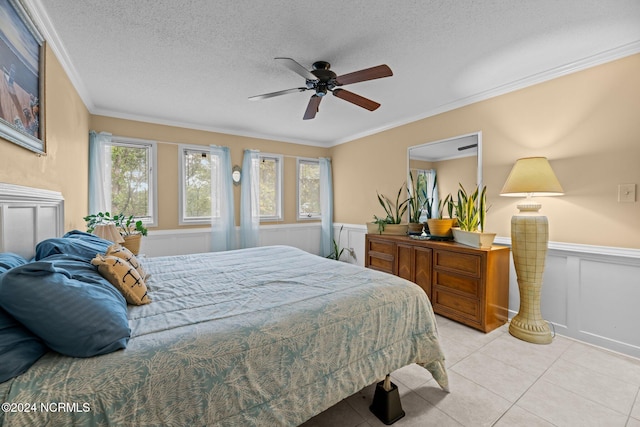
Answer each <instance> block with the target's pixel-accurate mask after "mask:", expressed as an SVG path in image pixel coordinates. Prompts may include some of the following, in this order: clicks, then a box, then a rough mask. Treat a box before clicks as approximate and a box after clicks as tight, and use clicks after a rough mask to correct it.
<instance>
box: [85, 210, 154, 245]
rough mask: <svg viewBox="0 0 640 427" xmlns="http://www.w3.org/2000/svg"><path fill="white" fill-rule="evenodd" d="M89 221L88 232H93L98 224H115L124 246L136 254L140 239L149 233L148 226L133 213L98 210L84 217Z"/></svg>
mask: <svg viewBox="0 0 640 427" xmlns="http://www.w3.org/2000/svg"><path fill="white" fill-rule="evenodd" d="M83 219H84V220H85V221H86V223H87V233H93V230H95V228H96V225H99V224H114V225H115V226H116V228H117V229H118V231H119V232H120V235H121V236H122V238H123V239H124V242H123V243H122V246H124V247H126V248H127V249H129V250H130V251H131V252H132V253H133V254H134V255H138V252H139V251H140V240H141V239H142V236H146V235H147V228H146V227H145V226H144V225H143V224H142V221H140V220H136V219H135V218H134V216H133V215H129V216H126V215H124V214H122V213H121V214H119V215H113V216H111V214H110V213H109V212H98V213H97V214H91V215H87V216H85V217H84V218H83Z"/></svg>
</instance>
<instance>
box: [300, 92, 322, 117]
mask: <svg viewBox="0 0 640 427" xmlns="http://www.w3.org/2000/svg"><path fill="white" fill-rule="evenodd" d="M320 101H322V97H321V96H318V95H313V96H312V97H311V99H310V100H309V104H308V105H307V111H305V112H304V117H302V119H303V120H310V119H313V118H314V117H315V116H316V113H317V112H318V107H320Z"/></svg>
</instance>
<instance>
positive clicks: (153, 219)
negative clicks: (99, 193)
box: [108, 135, 158, 227]
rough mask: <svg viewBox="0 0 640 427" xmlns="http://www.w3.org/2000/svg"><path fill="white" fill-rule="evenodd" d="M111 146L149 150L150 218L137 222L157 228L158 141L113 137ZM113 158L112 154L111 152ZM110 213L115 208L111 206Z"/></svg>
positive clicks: (110, 173) (110, 172)
mask: <svg viewBox="0 0 640 427" xmlns="http://www.w3.org/2000/svg"><path fill="white" fill-rule="evenodd" d="M110 146H111V147H113V146H120V147H134V148H142V147H144V148H146V149H147V150H149V153H150V154H149V170H148V173H149V181H150V182H149V200H148V202H149V217H148V218H147V217H144V218H138V217H136V220H138V219H139V220H142V223H143V224H144V225H145V227H157V226H158V173H157V171H158V144H157V142H156V141H150V140H146V139H137V138H127V137H123V136H116V135H113V136H112V137H111V143H110ZM109 156H111V152H109ZM111 175H112V171H109V176H111ZM108 210H109V212H111V211H112V210H113V206H109V209H108Z"/></svg>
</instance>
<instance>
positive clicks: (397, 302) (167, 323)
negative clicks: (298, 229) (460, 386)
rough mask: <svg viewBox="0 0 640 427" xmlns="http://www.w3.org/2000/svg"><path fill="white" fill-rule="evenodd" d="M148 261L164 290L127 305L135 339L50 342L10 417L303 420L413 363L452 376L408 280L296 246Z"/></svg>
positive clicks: (8, 397)
mask: <svg viewBox="0 0 640 427" xmlns="http://www.w3.org/2000/svg"><path fill="white" fill-rule="evenodd" d="M0 190H1V188H0ZM5 202H6V200H5ZM11 202H12V201H11ZM41 202H42V201H38V203H41ZM1 203H2V198H1V197H0V204H1ZM21 203H22V206H25V201H24V200H22V201H21ZM0 209H2V206H0ZM5 209H6V208H5ZM5 212H6V210H5ZM6 217H7V215H5V216H4V218H6ZM52 217H53V218H58V216H56V215H53V216H52ZM45 234H46V233H45ZM70 237H75V236H70ZM45 240H46V239H45ZM3 244H4V245H5V246H4V247H3V248H0V249H2V250H4V251H6V249H8V246H7V243H6V241H5V242H4V243H3ZM69 256H70V255H66V254H59V255H56V256H54V257H53V259H54V261H55V262H56V263H58V264H57V265H58V266H60V265H62V266H63V267H64V266H65V265H66V264H64V263H70V262H73V263H75V262H76V261H75V260H72V261H70V260H69V258H68V257H69ZM56 257H57V258H56ZM59 259H62V261H60V260H59ZM141 261H142V264H143V266H144V269H145V271H146V274H147V275H148V277H147V280H146V285H147V287H148V294H149V296H150V297H151V299H152V301H151V302H150V303H149V304H144V305H139V306H136V305H126V304H125V306H126V321H127V324H128V325H127V326H128V328H129V330H130V336H129V337H128V339H127V340H126V343H125V344H126V348H119V349H116V350H115V351H110V352H107V353H106V354H101V355H98V356H94V357H70V356H67V355H63V354H60V353H59V352H56V351H48V352H46V354H44V355H43V356H42V357H40V358H39V359H38V360H37V361H36V362H35V363H33V365H32V366H31V367H29V368H28V369H27V370H26V372H24V373H22V374H20V375H18V376H16V377H14V378H12V379H9V380H7V381H5V382H3V383H0V401H2V402H4V403H9V404H10V405H12V407H7V408H8V409H9V411H5V412H2V413H0V424H2V425H11V426H26V425H81V426H82V425H97V426H100V425H139V426H147V425H220V426H244V425H268V426H276V425H284V426H295V425H299V424H301V423H303V422H304V421H306V420H308V419H309V418H311V417H312V416H314V415H316V414H318V413H320V412H322V411H324V410H325V409H327V408H329V407H331V406H332V405H334V404H336V403H337V402H339V401H340V400H342V399H343V398H345V397H348V396H350V395H351V394H353V393H355V392H357V391H359V390H361V389H362V388H364V387H366V386H368V385H370V384H372V383H374V382H376V381H379V380H380V379H382V378H384V376H385V374H387V373H389V372H392V371H394V370H395V369H398V368H400V367H402V366H405V365H408V364H411V363H418V364H420V365H422V366H423V367H425V368H426V369H428V370H429V371H430V372H431V373H432V375H433V377H434V379H435V380H436V381H437V383H438V384H439V385H440V386H441V387H442V388H444V389H445V390H446V389H447V386H448V383H447V374H446V371H445V368H444V356H443V353H442V350H441V348H440V346H439V344H438V338H437V329H436V323H435V320H434V315H433V312H432V310H431V306H430V304H429V301H428V299H427V298H426V295H425V294H424V292H423V291H422V290H421V289H420V288H419V287H418V286H416V285H414V284H412V283H410V282H408V281H405V280H403V279H400V278H398V277H394V276H391V275H387V274H385V273H381V272H377V271H374V270H369V269H364V268H361V267H358V266H354V265H351V264H347V263H342V262H337V261H333V260H327V259H324V258H321V257H318V256H315V255H311V254H309V253H306V252H304V251H301V250H299V249H296V248H292V247H286V246H273V247H260V248H252V249H243V250H237V251H229V252H222V253H203V254H194V255H182V256H172V257H158V258H146V259H142V260H141ZM60 263H62V264H60ZM16 268H20V267H16ZM22 268H24V267H22ZM81 268H85V267H84V266H82V267H81ZM9 271H11V270H9ZM5 275H6V276H5V277H7V276H9V275H10V274H9V273H5ZM3 286H5V281H4V280H2V276H0V306H2V304H3V302H4V301H3V300H2V298H3V297H2V295H7V293H6V292H5V293H4V294H3V293H2V291H3ZM38 293H40V292H38ZM47 298H48V297H47ZM43 301H48V299H46V300H43ZM40 305H41V304H38V306H40ZM34 310H35V309H34ZM67 311H69V310H67ZM80 323H82V322H80ZM73 334H74V331H73V330H69V336H68V337H66V338H68V339H71V341H72V343H71V344H74V345H75V344H77V342H76V340H74V339H73ZM19 405H22V406H19ZM25 405H32V406H25ZM33 405H35V406H33ZM3 409H5V407H4V406H3Z"/></svg>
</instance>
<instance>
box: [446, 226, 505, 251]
mask: <svg viewBox="0 0 640 427" xmlns="http://www.w3.org/2000/svg"><path fill="white" fill-rule="evenodd" d="M451 231H453V240H455V241H456V242H458V243H460V244H462V245H466V246H471V247H474V248H490V247H491V245H492V244H493V240H494V239H495V238H496V233H481V232H479V231H463V230H460V229H459V228H452V229H451Z"/></svg>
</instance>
